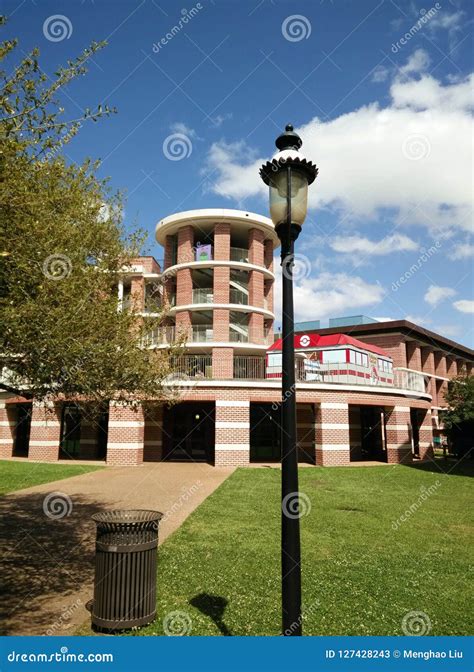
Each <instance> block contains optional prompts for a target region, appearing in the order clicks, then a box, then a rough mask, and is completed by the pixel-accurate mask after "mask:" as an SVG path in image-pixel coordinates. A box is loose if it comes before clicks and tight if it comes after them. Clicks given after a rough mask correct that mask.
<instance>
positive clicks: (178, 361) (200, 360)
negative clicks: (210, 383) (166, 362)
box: [171, 355, 212, 378]
mask: <svg viewBox="0 0 474 672" xmlns="http://www.w3.org/2000/svg"><path fill="white" fill-rule="evenodd" d="M171 368H172V370H173V373H174V374H177V375H178V376H188V377H189V378H212V356H211V355H181V356H179V357H175V358H174V359H173V360H172V362H171Z"/></svg>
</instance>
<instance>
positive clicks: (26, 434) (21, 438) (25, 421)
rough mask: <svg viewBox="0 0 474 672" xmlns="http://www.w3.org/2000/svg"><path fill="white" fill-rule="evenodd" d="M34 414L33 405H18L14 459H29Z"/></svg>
mask: <svg viewBox="0 0 474 672" xmlns="http://www.w3.org/2000/svg"><path fill="white" fill-rule="evenodd" d="M32 412H33V405H32V404H17V407H16V425H15V440H14V443H13V453H12V455H13V457H28V450H29V447H30V431H31V414H32Z"/></svg>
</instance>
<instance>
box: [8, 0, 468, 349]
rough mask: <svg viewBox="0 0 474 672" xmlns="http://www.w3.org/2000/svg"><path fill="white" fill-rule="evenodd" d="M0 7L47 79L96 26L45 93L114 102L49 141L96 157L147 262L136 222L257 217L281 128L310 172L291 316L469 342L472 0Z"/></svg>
mask: <svg viewBox="0 0 474 672" xmlns="http://www.w3.org/2000/svg"><path fill="white" fill-rule="evenodd" d="M191 10H192V11H191ZM2 11H3V12H4V13H6V14H7V15H9V16H10V20H9V24H8V28H7V31H6V32H7V33H8V34H9V36H17V37H18V38H19V39H20V50H21V52H27V51H28V50H30V49H31V48H32V47H34V46H39V47H40V49H41V60H40V63H41V65H42V67H43V69H44V70H45V72H46V73H48V74H50V73H52V72H54V70H55V69H56V68H57V66H58V65H60V64H63V63H65V61H66V59H68V58H71V57H74V56H76V55H77V54H78V53H79V52H80V51H81V50H82V49H84V48H85V47H86V46H87V45H88V44H89V43H90V42H91V41H93V40H102V39H107V41H108V43H109V44H108V47H107V48H106V49H105V50H103V51H102V52H100V53H99V54H98V55H97V56H96V57H95V58H94V62H93V63H92V64H91V66H90V71H89V73H88V75H87V76H86V77H84V78H81V80H79V81H76V82H74V83H73V84H72V85H71V86H70V87H69V89H68V90H67V92H66V93H65V94H62V96H61V102H62V104H63V105H64V107H65V110H66V112H65V117H67V118H74V117H76V116H78V115H79V114H80V113H81V111H82V110H83V109H84V108H85V107H94V106H95V105H96V104H98V103H104V102H106V103H108V104H109V105H111V106H116V107H117V108H118V114H117V115H115V116H113V117H112V118H110V119H106V120H103V121H102V122H100V123H99V124H94V123H90V124H86V125H84V127H83V128H82V129H81V131H80V133H79V135H78V136H77V137H76V138H75V139H74V140H73V141H72V142H71V143H70V144H69V145H67V147H66V148H65V149H66V153H67V156H68V158H69V159H70V160H73V161H78V162H80V161H82V160H83V159H84V158H85V157H86V156H92V157H94V158H100V159H101V160H102V165H101V169H100V172H101V174H102V175H103V176H110V177H111V181H112V184H113V185H114V186H115V187H116V188H121V189H124V190H125V192H126V194H127V204H126V212H125V216H126V221H127V223H128V224H130V225H132V224H137V225H139V226H141V227H143V228H145V229H147V230H148V231H149V232H150V236H149V247H148V252H149V253H153V254H155V256H156V257H157V258H161V257H162V250H161V248H159V246H158V245H157V244H156V243H155V242H154V236H153V233H154V227H155V224H156V222H157V221H158V220H159V219H161V218H162V217H164V216H166V215H168V214H170V213H172V212H176V211H180V210H188V209H193V208H201V207H229V208H233V207H237V208H240V209H244V210H251V211H255V212H258V213H262V214H267V196H266V192H265V190H264V189H263V186H262V185H261V184H260V181H259V177H258V165H259V163H260V162H261V161H262V160H263V159H267V158H268V157H269V156H271V154H272V153H273V151H274V145H273V143H274V139H275V137H276V135H278V133H279V132H280V131H281V130H282V128H283V127H284V125H285V124H286V123H287V122H292V123H293V124H294V126H295V128H296V129H297V130H298V131H299V132H300V134H301V136H302V138H303V141H304V149H305V151H306V154H307V156H308V158H311V159H312V160H313V161H314V162H315V163H316V164H317V165H318V166H319V169H320V175H319V177H318V179H317V180H316V182H315V183H314V185H313V186H312V187H311V200H310V211H309V214H308V218H307V222H306V224H305V227H304V230H303V233H302V235H301V236H300V239H299V240H298V248H297V249H298V265H297V284H296V289H295V303H296V306H295V308H296V316H297V319H300V320H304V319H317V318H321V319H322V321H323V322H324V321H325V320H327V318H328V317H330V316H339V315H351V314H367V315H371V316H373V317H377V318H382V317H387V318H393V319H399V318H404V317H408V318H409V319H412V320H414V321H416V322H418V323H420V324H422V325H424V326H426V327H427V328H429V329H433V330H435V331H439V332H440V333H443V334H444V335H446V336H448V337H451V338H453V339H454V340H459V341H460V342H462V343H466V344H468V345H471V346H472V344H473V341H474V330H473V320H474V317H473V310H474V302H473V296H472V286H473V278H472V268H473V264H472V259H473V252H474V247H473V241H472V220H471V218H470V213H471V207H472V204H471V201H472V185H471V182H472V169H471V162H472V145H471V142H472V140H471V133H472V126H471V123H472V116H471V115H472V106H473V105H472V80H469V77H470V75H471V72H472V65H473V64H472V56H471V53H472V24H473V13H472V3H469V2H463V1H462V0H459V1H458V0H443V2H439V3H436V2H432V0H428V2H412V1H411V0H410V1H408V2H405V1H400V2H398V0H397V2H391V1H390V0H385V1H383V0H382V1H381V0H378V1H376V0H360V1H358V2H354V1H351V2H349V1H348V2H344V1H342V0H334V1H333V2H330V1H329V0H321V2H320V1H319V0H301V1H300V0H293V1H291V2H290V1H284V0H214V1H211V0H201V2H199V3H197V2H194V1H193V0H190V1H189V2H187V3H186V5H184V4H179V3H176V2H170V1H168V0H159V2H157V1H155V0H144V1H143V2H140V1H135V2H131V1H128V0H114V1H112V0H110V1H109V0H82V1H80V0H68V2H65V1H64V0H62V1H61V0H58V1H54V2H50V1H48V0H46V1H42V2H40V1H39V0H35V1H33V0H24V1H23V2H21V1H20V0H14V1H12V0H3V10H2ZM55 15H60V18H59V19H58V20H57V21H58V22H59V23H56V24H55V23H54V21H55V19H53V18H51V17H54V16H55ZM183 17H187V21H181V27H180V28H179V29H178V30H174V35H172V36H171V39H168V40H167V42H166V43H165V42H164V41H162V40H163V38H165V39H166V35H167V34H169V33H170V31H171V30H172V29H173V27H174V26H178V25H179V22H180V19H183ZM51 38H53V39H51ZM154 45H155V46H154ZM173 152H176V154H173ZM170 156H171V157H172V159H174V160H172V159H170ZM277 294H278V292H277Z"/></svg>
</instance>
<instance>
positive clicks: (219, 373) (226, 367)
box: [212, 348, 234, 380]
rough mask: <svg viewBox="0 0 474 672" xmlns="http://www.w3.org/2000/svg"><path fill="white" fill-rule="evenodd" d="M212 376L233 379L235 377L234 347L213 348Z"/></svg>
mask: <svg viewBox="0 0 474 672" xmlns="http://www.w3.org/2000/svg"><path fill="white" fill-rule="evenodd" d="M212 377H213V378H214V379H218V380H219V379H220V380H232V378H233V377H234V349H233V348H212Z"/></svg>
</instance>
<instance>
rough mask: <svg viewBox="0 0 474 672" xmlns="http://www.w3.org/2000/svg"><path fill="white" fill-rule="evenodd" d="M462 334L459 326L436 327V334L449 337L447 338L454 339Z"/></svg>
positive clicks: (445, 325) (443, 325)
mask: <svg viewBox="0 0 474 672" xmlns="http://www.w3.org/2000/svg"><path fill="white" fill-rule="evenodd" d="M460 332H461V329H460V327H459V325H458V324H440V325H438V326H437V327H436V333H438V334H441V335H442V336H447V338H454V337H455V336H458V335H459V334H460Z"/></svg>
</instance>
